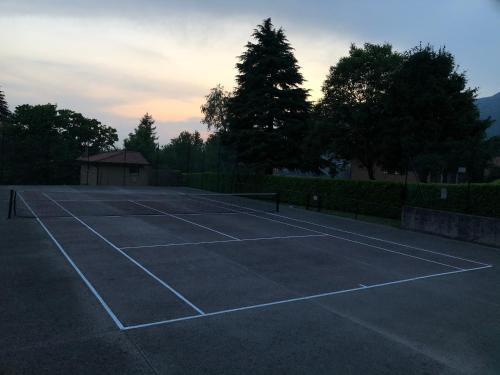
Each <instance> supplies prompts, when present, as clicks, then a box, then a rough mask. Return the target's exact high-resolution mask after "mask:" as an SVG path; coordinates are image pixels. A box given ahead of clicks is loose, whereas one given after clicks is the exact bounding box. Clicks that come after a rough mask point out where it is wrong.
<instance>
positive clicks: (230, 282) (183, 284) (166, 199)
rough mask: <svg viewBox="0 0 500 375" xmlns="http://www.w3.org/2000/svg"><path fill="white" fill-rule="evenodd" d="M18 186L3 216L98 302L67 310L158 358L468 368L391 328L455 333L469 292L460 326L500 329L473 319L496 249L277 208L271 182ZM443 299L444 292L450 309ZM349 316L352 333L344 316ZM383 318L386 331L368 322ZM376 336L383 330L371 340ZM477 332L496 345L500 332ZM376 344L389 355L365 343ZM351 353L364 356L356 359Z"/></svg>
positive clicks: (177, 367)
mask: <svg viewBox="0 0 500 375" xmlns="http://www.w3.org/2000/svg"><path fill="white" fill-rule="evenodd" d="M16 191H17V192H16V196H15V202H14V204H13V208H12V210H13V211H14V214H13V216H15V217H14V218H13V219H12V220H11V221H10V222H11V223H12V222H14V223H17V224H16V225H23V224H22V223H30V224H29V225H31V228H33V224H34V223H36V224H37V225H38V226H39V228H38V230H40V231H41V232H43V236H45V240H49V241H50V242H51V245H50V246H51V247H52V248H53V250H54V251H55V252H56V253H57V254H58V255H57V256H58V257H59V258H60V260H61V259H63V260H64V262H66V264H67V265H69V266H70V268H71V272H72V273H73V275H71V276H69V275H68V277H71V278H72V280H73V281H74V278H73V277H75V276H76V278H78V279H79V282H80V283H81V286H82V287H83V288H85V289H86V293H87V294H89V295H91V297H92V299H93V301H92V302H89V301H90V299H89V298H86V299H85V301H86V302H87V303H88V306H85V305H82V303H83V302H82V301H79V302H78V304H79V305H78V306H79V307H78V309H81V310H83V311H85V310H86V309H89V310H91V309H95V311H96V313H97V314H100V316H99V317H98V318H97V321H98V322H99V324H100V323H102V324H104V325H105V326H106V327H108V329H111V328H110V326H114V327H115V328H114V331H115V332H123V331H125V332H124V333H125V334H126V335H128V336H127V337H128V339H129V340H132V341H134V343H135V344H134V345H137V347H139V348H140V349H139V352H141V353H142V354H141V355H143V356H145V357H146V358H147V360H148V362H151V363H149V365H148V366H149V367H151V368H153V369H156V370H158V369H160V370H161V371H166V370H167V369H169V370H171V371H172V372H173V373H183V372H184V371H185V372H186V373H193V372H196V371H195V370H199V371H200V373H211V372H213V373H220V371H221V370H223V369H232V370H234V369H235V368H238V369H240V370H241V367H240V366H243V367H245V366H249V365H250V363H249V361H250V362H251V363H253V365H252V368H253V371H251V372H252V373H266V372H267V373H268V371H266V369H267V370H269V371H270V372H274V373H277V372H279V371H283V372H286V373H306V372H308V371H306V369H309V370H310V373H329V372H330V370H332V369H339V370H344V371H346V369H351V370H352V371H353V372H352V373H359V372H357V371H358V370H360V369H361V368H365V369H368V368H371V366H374V364H373V361H375V359H376V358H377V359H376V361H378V362H377V365H376V366H375V367H373V369H374V372H373V373H401V372H398V371H401V370H402V369H405V368H406V369H407V370H408V368H411V369H412V371H408V372H406V373H457V372H459V371H462V370H463V368H462V369H461V368H460V366H461V365H460V363H461V362H460V361H464V359H463V358H462V359H460V358H461V355H462V354H463V353H461V352H460V350H458V349H457V350H455V349H456V348H455V349H452V352H451V354H449V353H447V352H446V351H445V349H443V348H440V346H439V345H441V344H442V343H440V344H439V345H437V347H439V348H440V349H439V350H438V349H436V342H437V341H439V340H437V339H436V340H437V341H436V340H435V339H433V340H431V342H430V344H429V345H430V346H429V347H428V346H427V345H426V344H425V343H424V344H423V343H422V342H421V340H422V338H421V337H420V336H419V335H418V334H417V339H415V338H412V337H410V338H408V337H404V338H403V337H400V335H401V334H400V333H398V330H400V329H401V328H402V327H403V326H406V329H409V330H410V331H412V332H413V329H412V328H411V325H417V326H422V325H423V327H421V329H422V332H426V334H429V333H431V332H433V331H435V330H443V332H442V333H441V335H442V336H446V335H449V334H453V335H456V332H451V331H450V332H451V333H450V332H447V330H448V329H452V327H448V326H447V324H448V323H446V322H443V325H440V324H438V322H440V321H441V320H443V321H444V320H446V319H452V320H453V316H455V314H457V313H459V312H461V313H459V314H458V315H459V316H460V317H461V318H460V321H462V323H463V319H464V318H467V317H468V314H470V311H471V310H470V309H471V305H470V302H471V301H472V300H473V301H474V303H473V305H475V306H480V308H481V310H480V312H476V313H474V314H473V315H472V316H470V319H471V320H468V321H467V324H466V325H471V324H472V325H475V326H476V327H479V326H480V325H481V327H483V328H485V327H486V326H487V324H488V323H489V324H493V325H492V326H490V329H492V330H493V331H492V332H496V333H499V332H500V329H499V324H498V319H497V321H496V322H493V320H489V321H488V320H486V321H485V320H484V317H478V316H477V315H478V314H479V313H481V314H485V316H486V318H487V319H491V317H492V316H493V315H494V314H496V313H497V312H500V298H499V297H498V294H497V293H498V291H499V287H498V284H497V285H494V286H493V285H491V286H490V289H489V290H488V288H484V286H485V285H487V283H486V281H485V280H487V279H488V280H493V279H495V278H496V280H498V278H499V276H498V274H497V273H496V268H495V267H494V266H495V265H496V264H498V261H499V258H500V257H499V253H498V250H495V249H491V248H486V247H482V246H477V245H470V244H466V243H460V242H457V241H451V240H446V239H442V238H437V237H431V236H428V235H422V234H417V233H411V232H405V231H401V230H399V229H395V228H389V227H382V226H378V225H374V224H367V223H362V222H356V221H353V220H348V219H340V218H335V217H332V216H327V215H323V214H318V213H313V212H309V211H304V210H301V209H297V208H293V207H288V206H287V205H286V204H283V203H281V204H280V202H279V196H277V195H276V194H275V193H273V192H270V193H266V194H240V195H232V194H215V193H210V192H205V191H199V190H194V189H189V188H170V189H143V190H141V189H120V190H104V189H90V188H85V187H81V188H74V187H50V188H49V187H47V188H36V189H29V188H17V189H16ZM9 225H13V224H9ZM31 230H33V229H31ZM65 272H68V270H66V271H65ZM478 280H479V281H478ZM476 284H477V285H478V288H477V290H475V285H476ZM59 287H62V285H59ZM73 287H74V285H73ZM453 290H455V292H453ZM448 291H450V292H449V293H448ZM467 293H469V294H470V296H468V295H467ZM460 296H462V297H460ZM457 297H458V298H457ZM469 297H470V298H472V299H469ZM464 298H465V299H464ZM440 300H441V301H442V302H443V303H444V305H445V306H446V304H447V303H448V306H447V308H446V309H447V310H448V311H443V312H441V313H440V314H442V317H440V318H439V319H438V318H437V317H436V311H428V310H426V307H425V306H426V305H429V304H436V306H439V302H440ZM85 301H84V302H85ZM451 302H453V303H451ZM450 304H451V305H453V304H455V307H454V308H453V309H454V310H452V311H450V310H449V306H451V305H450ZM461 304H462V305H461ZM441 306H442V305H441ZM249 314H250V315H249ZM410 316H413V319H414V321H413V322H411V318H410ZM428 316H430V318H429V319H430V320H429V321H426V317H428ZM440 316H441V315H440ZM498 316H500V314H499V315H497V318H498ZM249 317H251V319H249ZM419 318H421V319H422V321H421V320H419ZM346 319H347V321H348V326H349V325H351V324H354V326H355V329H354V328H352V327H350V328H349V327H347V326H345V325H344V323H341V322H340V321H342V320H346ZM407 319H410V322H408V321H407ZM467 319H469V318H467ZM368 321H369V322H370V323H367V322H368ZM389 323H390V326H391V327H390V328H387V327H385V328H381V327H378V324H381V325H382V326H383V325H385V324H389ZM398 323H399V324H398ZM75 324H76V323H75ZM304 324H305V326H303V325H304ZM454 324H455V323H454ZM377 327H378V328H377ZM443 327H444V328H443ZM447 327H448V328H447ZM276 329H278V330H276ZM359 329H361V331H365V330H366V332H361V331H358V330H359ZM76 330H77V331H78V328H76ZM253 330H255V337H253V334H252V331H253ZM495 330H496V331H495ZM112 331H113V330H112ZM458 331H459V334H464V333H463V332H461V331H460V328H458ZM289 332H292V336H293V339H292V338H291V337H290V336H289ZM414 333H415V332H413V333H412V334H414ZM372 335H375V336H376V335H381V337H382V338H383V340H382V342H380V343H378V344H377V342H378V340H377V339H375V338H374V337H372ZM349 336H350V337H351V339H350V340H346V339H345V337H349ZM403 336H404V335H403ZM219 337H220V340H222V338H224V341H223V343H222V341H219ZM391 337H392V340H393V342H389V343H388V342H387V340H389V341H391ZM168 338H170V339H171V341H169V340H168ZM342 338H344V339H342ZM475 339H476V340H479V341H480V342H481V345H483V344H484V343H483V341H481V339H478V338H477V337H476V338H475ZM155 340H159V341H158V342H156V344H155V343H154V342H155ZM213 340H215V344H214V341H213ZM240 340H241V341H240ZM275 340H277V342H279V343H280V345H281V346H282V349H279V351H278V352H277V353H276V354H274V355H273V356H272V357H269V356H268V354H269V353H268V352H267V351H266V347H267V350H271V352H273V350H276V346H275V345H274V343H275ZM290 340H293V342H290ZM342 340H345V341H344V342H343V344H342V345H344V346H343V347H342V348H341V349H340V348H339V347H337V345H340V343H341V342H342ZM415 340H416V341H415ZM419 340H420V341H419ZM488 340H490V341H489V344H491V345H494V348H496V349H498V348H499V347H500V346H499V344H500V342H499V339H498V337H491V336H488ZM159 342H161V344H160V343H159ZM247 343H248V344H247ZM263 343H264V347H263V348H257V349H256V348H253V349H251V350H253V351H256V352H257V353H260V354H259V355H260V356H262V355H264V354H263V353H267V354H265V355H264V357H265V358H263V359H262V361H263V362H261V361H260V360H259V359H258V356H257V357H255V356H254V355H253V354H252V355H250V358H253V359H252V360H249V359H247V358H245V359H242V358H239V356H241V354H237V355H236V354H228V353H229V352H228V350H229V349H230V348H229V347H230V346H232V345H236V346H235V347H234V350H237V349H236V348H238V347H239V348H240V349H242V348H245V349H244V350H248V345H249V346H250V347H252V346H253V345H256V346H258V345H262V344H263ZM313 343H314V344H313ZM198 345H200V346H198ZM220 345H222V346H220ZM226 345H227V346H229V347H227V346H226ZM379 345H380V348H379V349H380V350H382V349H383V350H387V353H391V355H389V356H387V355H385V354H383V350H382V352H380V353H379V354H378V356H377V355H376V354H375V352H371V350H374V349H375V348H376V347H377V346H379ZM450 345H451V344H450ZM454 345H455V344H454ZM211 347H213V348H217V352H218V354H217V358H219V359H218V360H216V358H215V357H210V356H214V355H215V354H214V353H213V352H212V351H211ZM312 347H314V348H315V349H314V350H312V349H311V348H312ZM335 347H337V349H335ZM273 348H274V349H273ZM379 349H377V350H376V352H378V350H379ZM453 350H455V351H456V352H453ZM481 350H483V351H482V352H481V353H482V354H481V355H484V357H481V358H482V359H483V360H484V363H482V364H481V363H476V362H477V358H480V355H479V352H478V353H468V355H469V356H470V358H469V359H470V361H469V362H468V364H467V366H468V367H466V368H465V370H466V371H465V373H472V372H468V370H472V369H474V368H477V369H480V370H481V369H482V371H483V370H484V372H481V371H479V372H477V373H490V372H488V371H490V370H493V369H495V370H496V369H499V368H500V365H499V362H498V358H496V359H495V358H493V356H492V357H491V358H490V357H489V355H488V350H492V348H490V349H486V352H485V351H484V348H483V349H481ZM333 352H335V353H336V354H334V355H333V354H332V353H333ZM222 353H225V355H226V356H228V358H231V361H234V360H236V358H238V360H237V363H236V364H235V363H231V364H228V363H226V364H225V365H224V363H225V362H226V359H225V358H224V356H222V357H219V356H220V355H221V354H222ZM294 353H295V355H300V356H303V358H302V360H300V361H299V360H298V359H297V358H293V357H294ZM340 353H344V354H343V355H340ZM484 353H486V354H484ZM162 355H163V356H164V357H162ZM358 355H361V362H363V361H365V362H366V363H364V364H363V365H361V364H360V363H357V360H356V359H355V357H356V356H358ZM207 356H208V357H207ZM235 356H236V357H235ZM274 356H275V357H274ZM344 356H347V357H345V358H342V357H344ZM478 356H479V357H478ZM273 357H274V358H273ZM372 357H373V358H372ZM336 358H337V359H336ZM349 358H350V362H349V361H348V359H349ZM166 359H168V360H166ZM218 361H220V362H218ZM297 361H298V362H297ZM335 361H337V362H335ZM457 361H458V362H457ZM471 361H472V362H474V361H476V362H474V363H472V362H471ZM167 362H168V363H167ZM295 362H297V363H295ZM465 362H467V361H465ZM262 363H263V364H264V365H261V364H262ZM298 363H301V365H300V366H302V365H303V366H305V367H303V368H301V367H300V366H299V364H298ZM234 366H236V367H234ZM346 366H347V367H346ZM360 366H361V367H360ZM377 366H381V367H377ZM406 366H409V367H406ZM470 366H472V367H470ZM475 366H476V367H475ZM477 366H479V367H477ZM497 366H499V367H497ZM384 369H385V370H384ZM188 370H189V371H188ZM351 370H349V371H351ZM161 371H160V372H161ZM304 371H305V372H304ZM455 371H457V372H455ZM222 372H224V371H222ZM228 372H229V373H230V372H232V371H228ZM249 372H250V371H249ZM344 373H348V372H344ZM491 373H493V372H491Z"/></svg>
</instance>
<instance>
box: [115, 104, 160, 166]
mask: <svg viewBox="0 0 500 375" xmlns="http://www.w3.org/2000/svg"><path fill="white" fill-rule="evenodd" d="M154 123H155V121H154V120H153V117H152V116H151V115H150V114H149V113H146V114H145V115H144V116H143V117H142V119H141V122H140V123H139V125H137V127H136V128H135V129H134V132H133V133H129V135H128V138H126V139H125V140H124V141H123V145H124V146H125V149H126V150H130V151H139V152H140V153H142V155H143V156H144V157H145V158H146V159H147V160H148V161H149V162H151V163H153V162H155V152H156V150H157V148H158V145H157V143H156V141H157V139H158V137H157V136H156V127H155V126H153V125H154Z"/></svg>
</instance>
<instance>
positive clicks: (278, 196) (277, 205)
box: [276, 192, 280, 212]
mask: <svg viewBox="0 0 500 375" xmlns="http://www.w3.org/2000/svg"><path fill="white" fill-rule="evenodd" d="M276 212H280V193H279V192H278V193H276Z"/></svg>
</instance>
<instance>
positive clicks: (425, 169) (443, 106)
mask: <svg viewBox="0 0 500 375" xmlns="http://www.w3.org/2000/svg"><path fill="white" fill-rule="evenodd" d="M466 84H467V78H466V76H465V73H460V72H458V71H457V69H456V65H455V59H454V56H453V55H452V54H451V53H450V52H448V51H446V50H445V49H444V48H441V49H439V50H435V49H434V48H433V47H431V46H425V47H422V46H418V47H415V48H413V49H412V50H410V51H408V52H407V53H406V54H405V56H404V62H403V64H402V65H401V67H400V68H399V69H398V70H397V71H396V73H395V75H394V79H393V84H392V86H391V87H390V89H389V90H388V95H387V110H388V112H389V113H390V117H391V121H389V122H388V123H387V125H386V132H385V134H384V141H385V143H386V145H385V147H386V149H389V150H390V151H391V152H390V153H389V152H385V153H384V154H383V158H382V163H383V164H384V165H386V166H387V167H388V168H393V169H396V168H397V169H401V170H403V171H405V170H408V169H410V170H415V171H416V172H417V173H418V175H419V176H420V179H421V181H427V179H428V177H429V176H432V175H434V176H443V177H444V179H445V181H446V176H447V174H448V173H449V172H454V171H456V170H457V168H458V167H459V166H464V167H467V169H468V171H469V174H470V176H469V177H471V178H472V174H473V170H476V172H475V174H476V177H475V178H478V177H477V175H478V174H480V175H482V173H483V172H482V171H477V167H478V166H479V164H481V165H482V166H483V167H484V163H479V160H480V159H481V155H483V151H482V150H484V149H485V148H484V141H485V137H486V134H485V131H486V129H487V128H488V127H489V126H490V125H491V120H489V119H488V120H480V119H479V111H478V110H477V108H476V106H475V102H474V99H475V97H476V89H471V88H467V87H466ZM483 157H484V155H483Z"/></svg>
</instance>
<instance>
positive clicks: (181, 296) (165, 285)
mask: <svg viewBox="0 0 500 375" xmlns="http://www.w3.org/2000/svg"><path fill="white" fill-rule="evenodd" d="M44 195H45V193H44ZM46 197H47V198H49V199H50V200H52V201H53V202H54V203H55V204H57V205H58V206H59V207H61V208H62V209H63V210H64V211H66V212H67V213H68V214H70V215H71V216H73V217H74V218H75V219H76V220H77V221H78V222H80V223H81V224H82V225H84V226H85V227H86V228H87V229H89V230H90V231H91V232H92V233H94V234H95V235H96V236H98V237H100V238H101V239H102V240H103V241H104V242H106V243H107V244H108V245H110V246H111V247H112V248H113V249H115V250H116V251H118V252H119V253H120V254H122V255H123V256H124V257H125V258H127V259H128V260H130V261H131V262H132V263H134V264H135V265H136V266H137V267H139V268H140V269H141V270H143V271H144V272H146V273H147V274H148V275H149V276H151V277H152V278H153V279H155V280H156V281H158V282H159V283H160V284H161V285H163V286H164V287H165V288H167V289H168V290H170V291H171V292H172V293H174V294H175V295H176V296H177V297H178V298H179V299H181V300H182V301H184V302H185V303H186V304H188V305H189V306H191V307H192V308H193V309H194V310H196V312H198V313H199V314H201V315H203V314H205V312H204V311H203V310H201V309H200V308H199V307H197V306H196V305H195V304H194V303H192V302H191V301H189V300H188V299H187V298H186V297H184V296H183V295H182V294H181V293H179V292H178V291H177V290H175V289H174V288H173V287H172V286H170V285H169V284H167V283H166V282H165V281H163V280H162V279H160V278H159V277H158V276H156V275H155V274H154V273H152V272H151V271H150V270H148V269H147V268H146V267H144V266H143V265H142V264H140V263H139V262H138V261H136V260H135V259H134V258H132V257H131V256H130V255H128V254H127V253H125V252H124V251H122V250H121V249H120V248H119V247H117V246H116V245H115V244H114V243H112V242H111V241H109V240H108V239H107V238H106V237H104V236H103V235H102V234H100V233H99V232H97V231H96V230H95V229H94V228H92V227H90V226H89V225H88V224H87V223H85V222H84V221H83V220H81V219H80V218H78V217H76V216H75V215H73V213H71V211H69V210H68V209H66V208H65V207H63V206H62V205H60V204H59V203H57V202H56V201H54V200H53V199H51V198H50V197H49V196H48V195H46Z"/></svg>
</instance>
